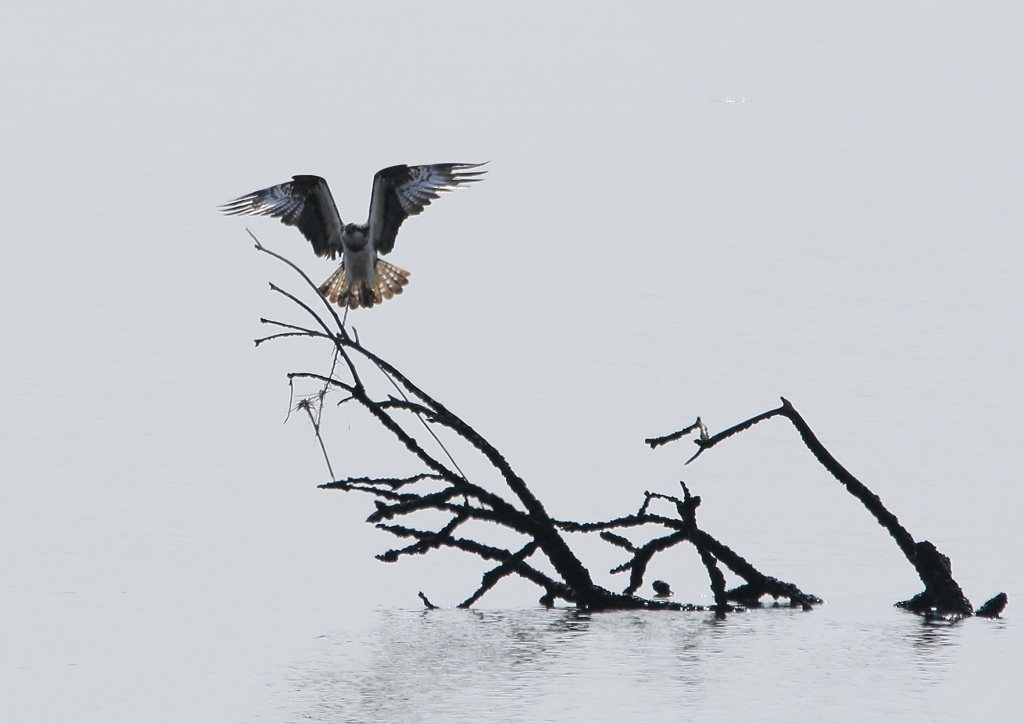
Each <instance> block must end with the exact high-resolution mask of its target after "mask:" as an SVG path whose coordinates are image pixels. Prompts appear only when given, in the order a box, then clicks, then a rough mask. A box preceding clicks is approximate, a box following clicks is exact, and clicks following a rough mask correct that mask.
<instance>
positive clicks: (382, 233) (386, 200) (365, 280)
mask: <svg viewBox="0 0 1024 724" xmlns="http://www.w3.org/2000/svg"><path fill="white" fill-rule="evenodd" d="M481 166H483V164H481V163H436V164H433V165H432V166H405V165H402V166H391V167H389V168H385V169H381V170H380V171H378V172H377V173H376V175H375V176H374V177H373V191H372V192H371V195H370V218H369V220H368V221H367V222H366V223H365V224H345V223H343V222H342V220H341V216H340V215H339V214H338V207H337V206H336V205H335V204H334V197H333V196H331V190H330V189H329V188H328V187H327V181H325V180H324V179H322V178H320V177H319V176H292V180H291V181H288V182H287V183H283V184H279V185H277V186H271V187H270V188H267V189H262V190H260V191H253V192H252V193H251V194H246V195H245V196H242V197H241V198H237V199H235V200H234V201H229V202H228V203H226V204H224V205H223V206H221V207H220V208H221V210H223V212H224V213H225V214H228V215H230V216H257V215H258V216H272V217H275V218H279V219H281V223H283V224H287V225H288V226H295V227H297V228H298V229H299V231H301V232H302V235H303V236H305V237H306V238H307V239H309V241H310V243H311V244H312V245H313V251H314V252H315V253H316V255H317V256H324V257H330V258H331V259H336V258H337V257H338V254H341V259H342V261H341V266H340V267H338V270H337V271H336V272H334V273H333V274H332V275H331V276H330V277H328V279H327V281H325V282H324V283H323V284H321V285H320V293H321V294H322V295H324V297H325V298H326V299H327V300H328V301H330V302H331V304H338V305H339V306H341V307H345V306H347V307H348V308H349V309H356V308H357V307H366V308H367V309H369V308H370V307H372V306H373V305H374V304H380V303H381V302H383V301H384V300H385V299H391V297H393V296H395V295H396V294H401V293H402V287H404V286H405V285H406V284H408V283H409V279H408V277H409V272H407V271H405V270H404V269H399V268H398V267H397V266H395V265H393V264H388V263H387V262H386V261H383V260H382V259H380V258H378V257H379V256H380V255H383V254H387V253H389V252H390V251H391V250H392V249H393V248H395V237H396V236H397V235H398V228H399V227H400V226H401V225H402V222H403V221H405V220H406V219H407V218H408V217H410V216H415V215H416V214H418V213H420V212H421V211H423V209H425V208H426V207H427V206H429V205H430V202H431V201H433V200H434V199H436V198H438V197H439V196H440V194H441V193H442V192H445V191H452V190H453V189H456V188H458V187H460V186H463V185H465V184H470V183H473V182H474V181H480V180H482V179H481V178H480V177H481V176H482V175H483V174H484V173H486V171H475V170H473V169H478V168H480V167H481Z"/></svg>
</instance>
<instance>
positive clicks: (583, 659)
mask: <svg viewBox="0 0 1024 724" xmlns="http://www.w3.org/2000/svg"><path fill="white" fill-rule="evenodd" d="M376 615H377V617H378V618H377V622H376V624H375V625H374V626H373V627H372V628H370V629H367V630H366V631H365V632H364V633H363V634H362V635H361V636H356V637H346V636H344V635H341V634H335V635H330V636H325V637H323V638H322V639H321V641H322V644H321V646H320V648H319V649H318V651H317V652H316V654H315V656H314V660H311V661H307V662H303V663H301V664H296V665H295V666H294V667H293V669H292V676H291V678H290V681H289V686H288V687H287V688H288V693H287V695H286V697H285V698H286V699H287V700H288V701H287V702H282V701H280V700H279V701H278V707H281V706H283V707H284V708H285V709H286V710H287V714H286V716H285V718H284V720H285V721H374V722H376V721H382V722H383V721H387V722H406V721H423V722H476V723H479V722H541V721H552V722H554V721H559V722H565V721H591V722H605V721H608V722H612V721H616V722H621V721H639V720H642V721H644V722H645V724H656V723H658V722H678V721H687V720H698V719H700V718H701V717H704V716H712V717H714V716H717V717H721V716H724V717H725V719H724V720H732V719H731V717H736V716H741V715H743V716H754V715H756V716H757V717H758V719H759V720H760V721H780V722H781V721H792V719H791V718H788V717H790V716H791V715H792V713H793V711H794V708H793V707H798V708H799V710H800V711H802V712H804V713H805V714H806V715H807V716H809V717H812V718H813V717H814V716H821V717H827V718H828V720H829V721H856V720H858V719H859V720H863V718H864V717H872V716H880V715H886V716H893V715H898V716H901V717H903V720H904V721H925V720H929V721H952V720H951V719H948V718H945V717H947V716H948V715H950V714H951V713H952V712H951V711H950V709H949V708H948V704H949V702H950V700H951V699H953V698H955V697H956V696H957V694H956V691H955V690H954V689H950V688H949V687H948V686H946V684H951V685H954V686H955V687H956V688H957V689H962V688H963V687H964V686H970V684H969V682H966V681H961V680H959V678H958V677H957V676H954V675H953V673H952V672H953V671H955V670H956V668H957V658H958V654H959V650H960V649H961V648H962V647H961V646H960V643H961V639H962V637H963V634H964V633H965V631H966V630H973V629H975V628H978V629H979V630H978V633H979V634H983V633H984V632H982V631H981V630H980V628H979V626H978V625H976V624H971V625H970V626H969V627H965V626H963V625H959V626H935V625H931V624H922V623H921V622H920V619H916V618H914V617H911V616H908V615H906V614H902V613H900V612H895V611H894V612H893V616H892V618H890V619H888V620H887V621H884V622H872V623H868V624H861V625H858V624H852V622H850V621H842V622H840V621H828V622H823V621H821V620H818V619H816V618H814V617H806V616H805V617H803V618H801V616H800V612H799V610H798V609H797V610H792V609H785V610H775V611H766V610H761V611H758V610H753V611H749V612H747V613H745V614H743V615H741V616H735V617H732V618H731V619H730V620H728V621H724V622H722V621H715V620H714V618H713V615H712V614H709V613H707V612H678V613H677V612H672V613H669V612H649V611H618V612H610V613H600V614H593V615H587V614H580V613H578V612H576V611H574V610H567V609H556V610H551V611H548V610H541V609H537V610H526V611H487V610H457V609H443V610H436V611H413V610H408V611H406V610H391V611H381V612H378V614H376ZM823 623H824V625H822V624H823ZM986 623H987V622H986ZM977 624H981V622H980V621H979V622H977ZM983 626H984V625H982V626H981V627H983ZM740 686H741V687H742V692H743V694H742V697H739V696H737V695H736V692H737V691H739V690H740V688H738V687H740ZM868 691H870V696H866V695H865V692H868ZM279 713H280V709H279ZM681 717H682V718H681ZM694 717H696V719H695V718H694Z"/></svg>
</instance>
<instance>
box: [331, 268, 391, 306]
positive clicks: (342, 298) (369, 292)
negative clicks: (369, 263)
mask: <svg viewBox="0 0 1024 724" xmlns="http://www.w3.org/2000/svg"><path fill="white" fill-rule="evenodd" d="M373 276H374V282H373V286H372V288H371V287H369V286H367V285H366V283H365V282H357V283H356V285H355V287H354V288H350V285H349V281H348V277H347V276H346V275H345V265H344V264H342V265H341V266H340V267H338V271H336V272H334V273H333V274H331V276H329V277H328V278H327V281H325V282H324V283H323V284H321V285H320V293H321V294H322V295H324V297H325V298H326V299H327V301H329V302H330V303H331V304H337V305H338V306H339V307H346V306H347V307H348V308H349V309H357V308H359V307H366V308H367V309H369V308H371V307H372V306H373V305H374V304H380V303H381V302H383V301H384V300H385V299H391V297H393V296H395V295H396V294H401V293H402V287H404V286H405V285H406V284H408V283H409V272H407V271H405V270H404V269H399V268H398V267H397V266H395V265H394V264H388V263H387V262H386V261H381V260H380V259H378V260H377V266H376V267H375V268H374V275H373Z"/></svg>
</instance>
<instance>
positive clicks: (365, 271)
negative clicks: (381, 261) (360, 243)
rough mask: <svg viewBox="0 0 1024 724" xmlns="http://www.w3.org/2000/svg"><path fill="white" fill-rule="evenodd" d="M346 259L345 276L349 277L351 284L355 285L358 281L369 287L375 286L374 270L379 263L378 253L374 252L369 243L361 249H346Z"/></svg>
mask: <svg viewBox="0 0 1024 724" xmlns="http://www.w3.org/2000/svg"><path fill="white" fill-rule="evenodd" d="M344 260H345V276H347V277H348V283H349V285H350V286H352V287H354V286H356V284H357V283H359V282H362V283H363V284H365V285H366V286H367V287H368V288H373V282H374V278H373V270H374V266H376V264H377V255H376V254H374V252H373V249H372V248H370V245H369V244H367V245H366V247H365V248H363V249H362V250H361V251H349V250H348V249H346V250H345V256H344Z"/></svg>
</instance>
